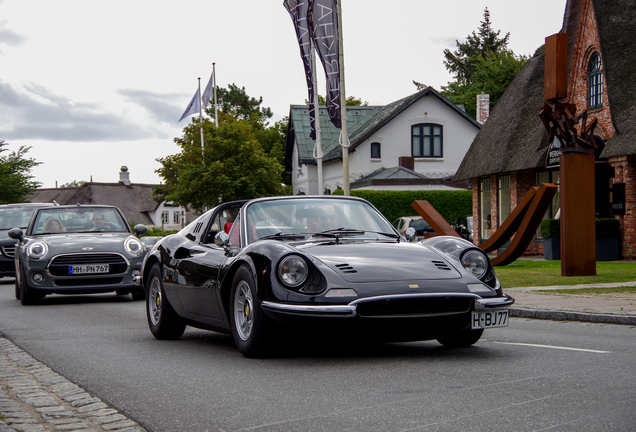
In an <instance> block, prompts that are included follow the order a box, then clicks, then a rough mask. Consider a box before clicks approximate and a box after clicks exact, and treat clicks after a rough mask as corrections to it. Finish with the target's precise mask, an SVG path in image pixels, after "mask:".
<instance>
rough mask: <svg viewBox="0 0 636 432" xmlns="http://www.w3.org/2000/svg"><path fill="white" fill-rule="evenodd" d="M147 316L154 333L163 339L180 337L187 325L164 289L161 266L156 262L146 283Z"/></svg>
mask: <svg viewBox="0 0 636 432" xmlns="http://www.w3.org/2000/svg"><path fill="white" fill-rule="evenodd" d="M146 289H147V291H148V295H147V296H144V297H145V299H146V317H147V318H148V327H150V332H151V333H152V335H153V336H154V337H155V338H157V339H161V340H170V339H179V338H180V337H181V336H182V335H183V332H184V331H185V328H186V325H185V323H184V322H183V320H182V319H181V317H179V315H177V313H176V312H175V311H174V309H173V308H172V306H171V305H170V303H169V302H168V298H167V297H166V295H165V290H164V289H163V281H162V280H161V267H160V266H159V264H155V265H154V266H153V267H152V269H151V270H150V273H149V274H148V282H147V285H146Z"/></svg>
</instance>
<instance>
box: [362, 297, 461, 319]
mask: <svg viewBox="0 0 636 432" xmlns="http://www.w3.org/2000/svg"><path fill="white" fill-rule="evenodd" d="M472 301H473V300H472V299H471V298H465V297H415V298H412V297H409V298H389V299H381V300H375V301H369V302H361V303H359V304H358V307H357V311H358V315H360V316H361V317H419V316H429V315H445V314H456V313H465V312H468V311H470V308H471V306H472Z"/></svg>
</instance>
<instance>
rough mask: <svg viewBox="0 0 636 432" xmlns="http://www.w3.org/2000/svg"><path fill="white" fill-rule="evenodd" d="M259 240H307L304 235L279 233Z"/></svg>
mask: <svg viewBox="0 0 636 432" xmlns="http://www.w3.org/2000/svg"><path fill="white" fill-rule="evenodd" d="M257 240H305V235H304V234H298V233H285V232H278V233H276V234H270V235H266V236H264V237H259V238H258V239H257Z"/></svg>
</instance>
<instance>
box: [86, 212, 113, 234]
mask: <svg viewBox="0 0 636 432" xmlns="http://www.w3.org/2000/svg"><path fill="white" fill-rule="evenodd" d="M91 222H93V229H92V230H91V231H111V230H112V229H113V227H112V226H111V225H110V224H109V223H108V222H106V219H104V215H103V214H102V213H95V214H93V218H92V219H91Z"/></svg>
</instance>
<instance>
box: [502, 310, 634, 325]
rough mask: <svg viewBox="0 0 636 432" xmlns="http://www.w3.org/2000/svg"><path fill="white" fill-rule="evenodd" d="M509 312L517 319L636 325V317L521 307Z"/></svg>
mask: <svg viewBox="0 0 636 432" xmlns="http://www.w3.org/2000/svg"><path fill="white" fill-rule="evenodd" d="M508 310H509V311H510V316H511V317H516V318H535V319H544V320H552V321H582V322H590V323H601V324H621V325H636V316H634V315H618V314H603V313H589V312H575V311H566V310H558V311H551V310H545V309H530V308H519V307H517V308H515V307H511V308H509V309H508Z"/></svg>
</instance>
